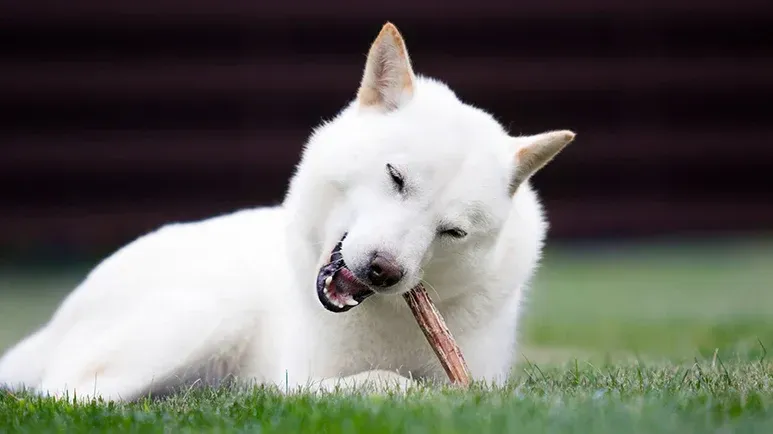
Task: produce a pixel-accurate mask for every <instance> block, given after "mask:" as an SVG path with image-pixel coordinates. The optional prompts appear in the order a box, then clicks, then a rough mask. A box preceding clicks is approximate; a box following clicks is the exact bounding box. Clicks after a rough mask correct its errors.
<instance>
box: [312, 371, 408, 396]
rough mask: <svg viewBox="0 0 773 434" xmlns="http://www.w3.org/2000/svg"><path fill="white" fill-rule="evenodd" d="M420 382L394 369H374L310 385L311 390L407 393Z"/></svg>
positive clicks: (326, 379)
mask: <svg viewBox="0 0 773 434" xmlns="http://www.w3.org/2000/svg"><path fill="white" fill-rule="evenodd" d="M418 384H419V383H418V382H417V381H415V380H413V379H411V378H408V377H405V376H403V375H400V374H398V373H397V372H393V371H386V370H372V371H365V372H360V373H359V374H354V375H348V376H346V377H334V378H325V379H323V380H320V381H316V382H313V383H312V384H311V385H310V389H311V390H310V391H311V392H328V393H329V392H337V391H338V392H345V393H352V392H370V393H377V394H384V393H388V392H400V393H405V392H407V391H408V390H409V389H411V388H414V387H416V386H418Z"/></svg>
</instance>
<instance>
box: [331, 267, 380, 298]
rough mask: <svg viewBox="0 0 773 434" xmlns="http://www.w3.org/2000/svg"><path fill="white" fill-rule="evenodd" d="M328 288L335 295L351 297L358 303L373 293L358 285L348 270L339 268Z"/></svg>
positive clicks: (360, 284)
mask: <svg viewBox="0 0 773 434" xmlns="http://www.w3.org/2000/svg"><path fill="white" fill-rule="evenodd" d="M330 287H331V289H332V291H333V292H335V293H336V294H338V295H341V296H348V297H351V298H353V299H354V300H355V301H357V302H358V303H359V302H360V301H362V300H364V299H365V298H367V297H368V296H369V295H371V294H373V291H371V289H370V288H368V287H367V286H366V285H364V284H362V283H360V281H359V280H357V278H356V277H355V276H354V273H352V271H351V270H349V269H348V268H341V269H340V270H338V271H337V272H336V273H335V274H334V275H333V281H332V282H331V285H330Z"/></svg>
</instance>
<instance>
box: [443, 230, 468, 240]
mask: <svg viewBox="0 0 773 434" xmlns="http://www.w3.org/2000/svg"><path fill="white" fill-rule="evenodd" d="M438 234H440V235H442V236H448V237H452V238H457V239H461V238H464V237H466V236H467V232H465V231H464V230H462V229H459V228H442V229H440V230H438Z"/></svg>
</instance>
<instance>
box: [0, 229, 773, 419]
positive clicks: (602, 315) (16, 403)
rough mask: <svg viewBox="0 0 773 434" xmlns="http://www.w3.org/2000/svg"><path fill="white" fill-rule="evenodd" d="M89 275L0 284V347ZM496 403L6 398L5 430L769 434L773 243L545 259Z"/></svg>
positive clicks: (583, 252) (423, 397) (471, 397)
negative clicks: (515, 358)
mask: <svg viewBox="0 0 773 434" xmlns="http://www.w3.org/2000/svg"><path fill="white" fill-rule="evenodd" d="M85 271H86V269H85V268H75V269H73V270H72V271H70V272H68V273H65V274H62V273H46V274H45V277H41V276H42V275H40V274H38V275H36V274H31V273H30V272H21V271H19V270H6V271H0V348H4V347H6V346H8V345H10V344H11V343H12V342H13V341H15V340H17V339H19V338H20V337H21V336H23V335H24V334H26V333H27V332H29V331H30V330H31V329H32V328H33V327H35V326H37V325H38V324H39V323H40V322H41V321H42V320H44V319H45V318H46V317H47V316H48V315H49V314H50V312H51V311H52V310H53V309H54V308H55V306H56V303H57V302H58V301H59V299H60V298H61V297H62V296H63V295H64V292H63V291H67V290H69V289H70V288H71V287H72V285H74V284H75V283H77V281H78V280H79V279H80V278H81V277H82V275H83V272H85ZM527 306H528V311H527V312H528V313H527V315H526V316H525V317H524V321H523V323H522V329H521V330H520V335H521V341H522V342H523V343H524V347H523V349H522V352H523V355H522V357H521V359H520V361H519V364H518V366H517V367H516V368H515V369H514V373H513V374H514V375H513V379H512V381H511V383H510V384H509V385H507V387H503V388H501V389H496V390H492V389H487V388H483V387H477V388H474V389H473V390H471V391H465V392H462V391H454V390H423V391H415V392H411V393H409V394H408V396H406V397H402V396H398V395H394V396H386V397H378V396H368V395H359V396H343V395H331V396H311V395H296V396H290V397H283V396H281V395H280V394H278V393H276V392H274V391H271V390H266V389H260V388H255V389H249V390H226V389H221V390H196V391H191V392H189V393H186V394H183V395H179V396H175V397H171V398H169V399H166V400H161V401H158V400H156V401H151V400H146V401H143V402H139V403H135V404H113V403H101V402H92V403H88V404H74V403H67V402H56V401H53V400H49V399H39V398H34V397H30V396H25V395H23V394H21V395H11V394H7V393H3V392H0V433H4V432H29V433H43V432H68V433H70V432H74V433H77V432H108V431H109V432H118V431H120V432H149V433H150V432H196V433H199V432H239V431H240V432H283V433H284V432H287V433H294V432H329V433H339V432H340V433H348V432H352V433H354V432H367V433H386V432H411V433H455V432H459V433H470V432H473V433H476V434H478V433H486V432H491V433H501V432H518V433H526V432H539V433H546V432H567V433H570V432H582V433H638V432H641V433H645V432H646V433H690V432H695V433H709V432H760V433H762V432H765V433H767V432H771V427H773V355H771V356H770V357H769V356H768V354H767V350H771V352H772V353H773V243H770V242H759V243H720V244H692V245H690V244H685V243H683V244H679V245H673V244H668V245H650V246H632V247H617V248H609V249H607V250H605V251H599V250H598V249H590V248H588V249H577V248H575V249H561V248H551V249H549V250H548V252H547V254H546V258H545V261H544V266H543V268H542V269H541V270H540V273H539V275H538V277H537V278H536V280H535V282H534V289H533V290H532V291H531V293H530V296H529V300H528V305H527Z"/></svg>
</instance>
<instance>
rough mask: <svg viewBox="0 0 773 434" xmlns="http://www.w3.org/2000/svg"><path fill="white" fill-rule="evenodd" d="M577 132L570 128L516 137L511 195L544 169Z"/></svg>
mask: <svg viewBox="0 0 773 434" xmlns="http://www.w3.org/2000/svg"><path fill="white" fill-rule="evenodd" d="M574 136H575V134H574V133H573V132H572V131H569V130H561V131H550V132H547V133H542V134H536V135H533V136H522V137H515V138H513V140H514V141H515V146H516V152H515V167H514V171H513V176H512V178H511V179H510V195H511V196H512V195H514V194H515V192H516V191H517V190H518V187H519V186H520V185H521V184H523V182H524V181H525V180H527V179H529V177H530V176H532V175H534V174H535V173H537V171H539V170H540V169H542V168H543V167H544V166H545V165H546V164H547V163H548V162H549V161H550V160H552V159H553V157H555V156H556V155H557V154H558V153H559V152H561V150H563V149H564V147H565V146H566V145H568V144H569V143H570V142H571V141H572V140H574Z"/></svg>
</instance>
